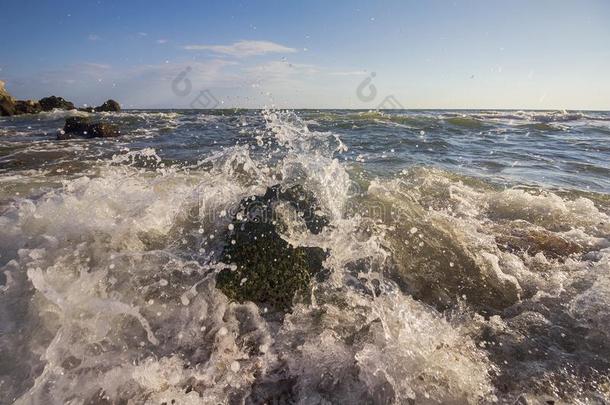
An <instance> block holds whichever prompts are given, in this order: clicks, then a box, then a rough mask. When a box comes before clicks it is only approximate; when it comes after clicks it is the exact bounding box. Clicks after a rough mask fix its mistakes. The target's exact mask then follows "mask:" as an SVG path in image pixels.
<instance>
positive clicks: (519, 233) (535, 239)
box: [496, 228, 585, 259]
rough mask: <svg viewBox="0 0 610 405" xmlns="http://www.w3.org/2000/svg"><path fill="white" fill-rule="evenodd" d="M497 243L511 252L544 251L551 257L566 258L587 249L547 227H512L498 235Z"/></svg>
mask: <svg viewBox="0 0 610 405" xmlns="http://www.w3.org/2000/svg"><path fill="white" fill-rule="evenodd" d="M496 243H497V244H498V247H499V248H500V249H501V250H504V251H507V252H510V253H528V254H529V255H531V256H534V255H536V254H537V253H542V254H544V256H545V257H547V258H549V259H565V258H566V257H568V256H571V255H573V254H579V253H583V252H584V251H585V249H584V248H583V247H582V246H580V245H579V244H577V243H574V242H571V241H568V240H566V239H564V238H562V237H561V236H559V235H556V234H554V233H553V232H550V231H547V230H545V229H535V228H530V229H522V228H511V229H510V230H509V233H508V234H501V235H498V236H496Z"/></svg>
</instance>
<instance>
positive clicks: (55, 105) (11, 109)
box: [0, 80, 121, 116]
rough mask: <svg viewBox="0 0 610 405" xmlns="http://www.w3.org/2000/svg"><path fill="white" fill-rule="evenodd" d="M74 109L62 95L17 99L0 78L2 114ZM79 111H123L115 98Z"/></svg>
mask: <svg viewBox="0 0 610 405" xmlns="http://www.w3.org/2000/svg"><path fill="white" fill-rule="evenodd" d="M55 109H59V110H74V109H76V107H74V104H73V103H72V102H70V101H68V100H65V99H64V98H62V97H57V96H49V97H45V98H42V99H40V100H39V101H33V100H15V99H14V98H13V97H12V96H11V95H10V94H9V93H8V92H7V91H6V89H5V88H4V82H3V81H1V80H0V116H11V115H21V114H37V113H39V112H42V111H51V110H55ZM78 110H79V111H84V112H90V113H93V112H118V111H121V106H120V104H119V103H118V102H116V101H115V100H112V99H110V100H107V101H106V102H105V103H104V104H102V105H100V106H99V107H95V108H94V107H86V108H79V109H78Z"/></svg>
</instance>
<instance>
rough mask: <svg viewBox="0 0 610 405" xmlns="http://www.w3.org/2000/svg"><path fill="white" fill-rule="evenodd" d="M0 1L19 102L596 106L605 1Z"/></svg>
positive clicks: (606, 93) (609, 98)
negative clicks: (54, 99)
mask: <svg viewBox="0 0 610 405" xmlns="http://www.w3.org/2000/svg"><path fill="white" fill-rule="evenodd" d="M3 3H4V4H3V5H2V7H1V10H2V12H1V14H0V26H2V27H3V31H4V32H5V35H2V36H0V80H3V81H5V82H6V87H7V89H8V90H9V91H10V92H11V93H12V94H13V95H14V96H15V97H16V98H20V99H28V98H30V99H39V98H41V97H44V96H47V95H50V94H54V95H59V96H63V97H65V98H67V99H69V100H72V101H74V102H75V103H76V104H78V105H84V104H88V105H98V104H100V103H101V102H103V101H104V100H106V99H108V98H114V99H116V100H118V101H119V102H120V103H121V104H122V105H123V106H124V107H127V108H213V107H219V108H232V107H243V108H261V107H266V106H267V107H270V106H274V107H277V108H358V109H375V108H392V107H394V108H457V109H459V108H463V109H474V108H485V109H500V108H504V109H575V110H610V73H609V72H610V1H607V0H580V1H576V0H574V1H566V0H515V1H493V0H485V1H484V0H459V1H440V0H429V1H407V0H402V1H399V0H395V1H394V0H387V1H361V0H355V1H341V0H337V1H328V0H313V1H302V2H297V1H279V0H277V1H241V2H239V1H231V0H228V1H222V2H220V1H218V2H212V1H202V0H198V1H195V0H187V1H167V0H165V1H156V0H147V1H144V0H131V1H125V0H123V1H114V0H112V1H111V0H106V1H104V0H99V1H87V0H79V1H72V0H66V1H53V0H49V1H39V0H20V1H11V2H9V1H6V2H3ZM9 32H10V33H11V35H8V34H6V33H9Z"/></svg>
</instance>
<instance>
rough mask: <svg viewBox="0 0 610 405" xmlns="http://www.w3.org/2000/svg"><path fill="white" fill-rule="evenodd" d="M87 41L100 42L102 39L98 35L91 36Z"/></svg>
mask: <svg viewBox="0 0 610 405" xmlns="http://www.w3.org/2000/svg"><path fill="white" fill-rule="evenodd" d="M87 39H88V40H89V41H99V40H100V39H101V38H100V36H99V35H97V34H89V36H88V37H87Z"/></svg>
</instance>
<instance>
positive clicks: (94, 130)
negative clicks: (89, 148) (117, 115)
mask: <svg viewBox="0 0 610 405" xmlns="http://www.w3.org/2000/svg"><path fill="white" fill-rule="evenodd" d="M120 135H121V131H119V130H118V128H117V126H116V125H112V124H106V123H103V122H91V121H90V120H89V119H88V118H82V117H70V118H68V119H66V124H65V125H64V129H63V130H62V131H60V132H59V133H58V134H57V139H59V140H66V139H73V138H87V139H88V138H113V137H117V136H120Z"/></svg>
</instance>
